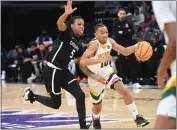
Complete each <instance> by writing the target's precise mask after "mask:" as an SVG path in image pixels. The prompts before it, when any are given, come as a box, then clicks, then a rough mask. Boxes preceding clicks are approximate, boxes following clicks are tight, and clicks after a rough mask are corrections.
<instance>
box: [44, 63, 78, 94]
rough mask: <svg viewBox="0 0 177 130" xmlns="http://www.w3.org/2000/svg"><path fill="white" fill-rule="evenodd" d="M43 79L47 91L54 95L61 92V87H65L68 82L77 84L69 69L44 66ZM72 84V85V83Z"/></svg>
mask: <svg viewBox="0 0 177 130" xmlns="http://www.w3.org/2000/svg"><path fill="white" fill-rule="evenodd" d="M43 79H44V83H45V87H46V90H47V92H48V93H51V92H53V94H54V95H59V94H60V93H61V88H63V89H65V87H67V86H68V85H69V84H71V83H72V84H73V82H75V83H74V84H78V83H77V81H76V79H75V77H74V75H73V74H72V73H71V72H70V71H69V70H58V69H54V68H51V67H49V66H47V65H46V66H45V67H44V70H43ZM74 84H73V85H74Z"/></svg>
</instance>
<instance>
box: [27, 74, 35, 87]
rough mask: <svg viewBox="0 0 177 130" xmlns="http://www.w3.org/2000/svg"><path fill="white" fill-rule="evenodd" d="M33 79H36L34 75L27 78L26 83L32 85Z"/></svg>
mask: <svg viewBox="0 0 177 130" xmlns="http://www.w3.org/2000/svg"><path fill="white" fill-rule="evenodd" d="M34 79H36V75H34V74H33V73H32V74H31V77H29V78H28V79H27V83H29V84H30V83H32V81H33V80H34Z"/></svg>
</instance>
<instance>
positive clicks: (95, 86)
mask: <svg viewBox="0 0 177 130" xmlns="http://www.w3.org/2000/svg"><path fill="white" fill-rule="evenodd" d="M104 78H105V79H106V80H107V81H108V84H107V85H106V86H105V85H103V84H102V83H100V82H97V81H95V80H93V79H92V78H90V77H89V78H88V84H89V90H90V98H91V100H92V103H93V104H99V103H101V102H102V99H103V96H104V90H105V88H113V87H111V86H112V85H114V83H116V82H117V81H122V79H121V78H119V77H118V76H117V75H116V74H115V73H114V72H112V73H111V74H109V75H107V76H105V77H104Z"/></svg>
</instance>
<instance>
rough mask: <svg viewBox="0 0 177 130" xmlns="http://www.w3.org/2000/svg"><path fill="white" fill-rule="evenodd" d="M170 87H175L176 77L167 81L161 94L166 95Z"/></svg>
mask: <svg viewBox="0 0 177 130" xmlns="http://www.w3.org/2000/svg"><path fill="white" fill-rule="evenodd" d="M172 87H176V76H175V77H173V78H172V79H169V81H168V82H167V85H166V87H165V89H164V90H163V91H162V93H166V91H168V89H170V88H172Z"/></svg>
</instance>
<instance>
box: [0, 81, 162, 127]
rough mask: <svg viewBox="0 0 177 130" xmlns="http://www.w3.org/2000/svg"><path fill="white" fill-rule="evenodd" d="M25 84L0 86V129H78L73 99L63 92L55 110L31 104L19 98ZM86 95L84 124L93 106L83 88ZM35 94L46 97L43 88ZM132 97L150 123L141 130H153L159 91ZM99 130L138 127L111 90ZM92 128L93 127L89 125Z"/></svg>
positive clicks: (144, 90)
mask: <svg viewBox="0 0 177 130" xmlns="http://www.w3.org/2000/svg"><path fill="white" fill-rule="evenodd" d="M27 86H28V85H26V84H4V85H3V86H2V95H1V97H2V127H1V128H2V129H4V128H6V129H8V128H9V129H10V128H39V127H40V128H79V125H78V117H77V113H76V109H75V100H74V99H73V98H72V97H71V96H70V95H68V94H67V93H66V92H65V91H64V90H62V105H61V107H60V109H58V110H54V109H51V108H48V107H46V106H44V105H41V104H40V103H38V102H34V103H33V104H31V103H30V102H27V101H24V100H23V99H22V94H23V90H24V88H25V87H27ZM82 88H83V90H84V92H85V94H86V108H87V116H88V118H87V121H90V120H91V114H92V112H91V108H92V104H91V101H90V98H89V95H88V94H89V93H88V87H82ZM32 89H33V91H34V93H38V94H42V95H47V93H46V90H45V87H44V85H33V87H32ZM130 92H131V94H132V95H133V97H134V99H135V103H136V105H137V108H138V110H139V112H140V113H141V114H142V115H143V116H144V117H146V118H147V119H149V120H150V124H149V125H148V126H146V127H144V128H153V127H154V119H155V112H156V108H157V105H158V103H159V101H160V95H161V91H160V90H159V89H143V90H142V91H141V92H140V93H137V94H135V93H133V91H132V90H130ZM101 121H102V128H137V127H136V125H135V123H134V121H133V120H132V117H131V114H130V113H129V111H128V109H127V107H126V105H125V104H124V102H123V100H122V98H121V96H120V95H118V94H117V93H116V92H115V91H113V90H107V91H106V92H105V96H104V100H103V110H102V112H101ZM91 128H93V127H92V126H91Z"/></svg>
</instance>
